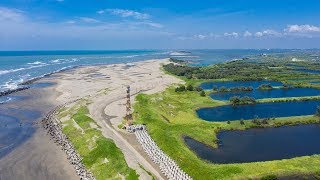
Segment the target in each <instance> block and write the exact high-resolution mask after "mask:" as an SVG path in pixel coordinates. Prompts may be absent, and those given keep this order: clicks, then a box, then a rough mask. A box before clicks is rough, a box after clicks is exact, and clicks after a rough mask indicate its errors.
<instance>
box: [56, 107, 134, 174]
mask: <svg viewBox="0 0 320 180" xmlns="http://www.w3.org/2000/svg"><path fill="white" fill-rule="evenodd" d="M88 114H89V112H88V109H87V108H86V106H85V105H83V104H81V105H79V104H78V105H75V106H73V107H71V108H69V109H67V108H64V109H63V110H61V111H60V114H59V117H60V118H63V117H64V118H68V119H69V120H66V121H64V122H63V127H64V128H63V132H64V133H65V134H66V135H67V136H68V138H69V139H70V140H71V142H72V144H73V145H74V147H75V149H76V150H77V152H78V153H79V154H80V155H81V156H82V157H83V160H82V162H83V163H84V165H85V166H86V167H87V168H88V169H89V170H90V171H91V172H92V173H93V174H94V176H95V177H96V179H98V180H105V179H123V178H125V179H127V180H136V179H138V175H137V174H136V171H135V170H133V169H131V168H129V167H128V165H127V163H126V161H125V159H124V155H123V154H122V152H121V151H120V149H119V148H117V146H116V145H115V143H114V142H113V141H112V140H111V139H107V138H105V137H104V136H103V135H102V133H101V131H100V130H99V126H98V125H97V124H96V123H95V121H94V120H93V119H92V118H91V117H89V116H88Z"/></svg>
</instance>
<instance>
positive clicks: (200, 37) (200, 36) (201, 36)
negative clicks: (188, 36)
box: [194, 34, 207, 39]
mask: <svg viewBox="0 0 320 180" xmlns="http://www.w3.org/2000/svg"><path fill="white" fill-rule="evenodd" d="M194 37H195V38H196V39H205V38H206V37H207V36H205V35H203V34H198V35H194Z"/></svg>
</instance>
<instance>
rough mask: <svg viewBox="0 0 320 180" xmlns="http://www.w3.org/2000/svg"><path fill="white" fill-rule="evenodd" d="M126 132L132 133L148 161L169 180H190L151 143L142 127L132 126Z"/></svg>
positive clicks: (151, 140) (144, 128) (149, 137)
mask: <svg viewBox="0 0 320 180" xmlns="http://www.w3.org/2000/svg"><path fill="white" fill-rule="evenodd" d="M127 131H128V132H130V133H134V134H135V135H136V138H137V140H138V141H139V143H140V144H141V146H142V148H143V150H144V151H145V152H146V153H147V154H148V156H149V157H150V159H151V160H152V161H153V162H154V163H155V164H158V165H159V168H160V170H161V172H162V173H163V174H164V175H165V176H166V177H167V178H168V179H169V180H192V178H191V177H190V176H189V175H188V174H187V173H185V172H184V171H183V170H182V169H180V167H179V166H178V164H177V163H176V162H175V161H174V160H172V159H171V158H170V157H169V156H168V155H166V154H165V153H164V152H163V151H162V150H161V149H160V148H159V146H158V145H157V144H156V143H155V142H154V141H153V139H152V138H151V136H150V135H149V134H148V132H147V130H146V127H145V126H144V125H132V126H129V127H128V128H127Z"/></svg>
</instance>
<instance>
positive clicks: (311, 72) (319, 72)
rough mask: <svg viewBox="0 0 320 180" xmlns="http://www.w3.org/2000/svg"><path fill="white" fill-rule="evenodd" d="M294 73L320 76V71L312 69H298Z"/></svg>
mask: <svg viewBox="0 0 320 180" xmlns="http://www.w3.org/2000/svg"><path fill="white" fill-rule="evenodd" d="M294 71H296V72H300V73H309V74H320V71H319V70H312V69H296V70H294Z"/></svg>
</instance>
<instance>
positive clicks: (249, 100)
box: [229, 96, 257, 106]
mask: <svg viewBox="0 0 320 180" xmlns="http://www.w3.org/2000/svg"><path fill="white" fill-rule="evenodd" d="M229 100H230V102H231V104H232V105H234V106H235V105H244V104H256V103H257V101H256V100H255V99H254V98H253V97H248V96H244V97H239V96H233V97H231V98H230V99H229Z"/></svg>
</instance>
